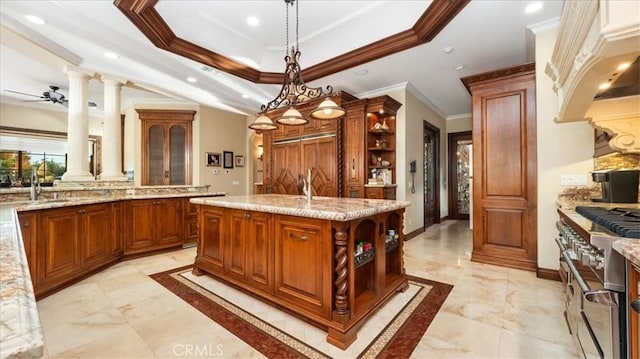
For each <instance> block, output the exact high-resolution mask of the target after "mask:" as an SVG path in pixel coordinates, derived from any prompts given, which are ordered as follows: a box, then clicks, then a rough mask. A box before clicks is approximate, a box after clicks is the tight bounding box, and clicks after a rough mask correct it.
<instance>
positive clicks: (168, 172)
mask: <svg viewBox="0 0 640 359" xmlns="http://www.w3.org/2000/svg"><path fill="white" fill-rule="evenodd" d="M137 112H138V116H139V118H140V120H141V122H142V126H141V127H142V141H141V142H142V158H141V166H142V184H143V185H185V184H191V172H192V164H191V162H192V161H191V158H192V122H193V116H194V114H195V111H176V110H137Z"/></svg>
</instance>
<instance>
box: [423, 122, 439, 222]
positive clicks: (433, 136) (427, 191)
mask: <svg viewBox="0 0 640 359" xmlns="http://www.w3.org/2000/svg"><path fill="white" fill-rule="evenodd" d="M423 159H424V163H423V168H424V228H425V229H427V228H429V226H431V225H432V224H434V223H440V185H439V183H440V129H439V128H437V127H436V126H434V125H432V124H430V123H429V122H427V121H424V127H423Z"/></svg>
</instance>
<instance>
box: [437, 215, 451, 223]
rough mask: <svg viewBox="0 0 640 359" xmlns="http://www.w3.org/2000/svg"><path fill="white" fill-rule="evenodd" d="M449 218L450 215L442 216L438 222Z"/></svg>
mask: <svg viewBox="0 0 640 359" xmlns="http://www.w3.org/2000/svg"><path fill="white" fill-rule="evenodd" d="M447 219H449V216H444V217H442V218H440V222H438V223H442V222H444V221H446V220H447Z"/></svg>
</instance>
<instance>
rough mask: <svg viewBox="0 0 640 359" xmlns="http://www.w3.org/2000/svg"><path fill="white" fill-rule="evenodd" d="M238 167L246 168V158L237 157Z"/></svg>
mask: <svg viewBox="0 0 640 359" xmlns="http://www.w3.org/2000/svg"><path fill="white" fill-rule="evenodd" d="M236 167H244V156H240V155H238V156H236Z"/></svg>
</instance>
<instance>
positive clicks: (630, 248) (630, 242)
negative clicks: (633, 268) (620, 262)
mask: <svg viewBox="0 0 640 359" xmlns="http://www.w3.org/2000/svg"><path fill="white" fill-rule="evenodd" d="M613 249H615V250H616V251H617V252H618V253H620V254H622V255H623V256H624V257H625V258H627V260H629V261H630V262H631V263H633V264H635V265H637V266H640V240H638V239H620V240H617V241H615V242H613Z"/></svg>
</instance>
